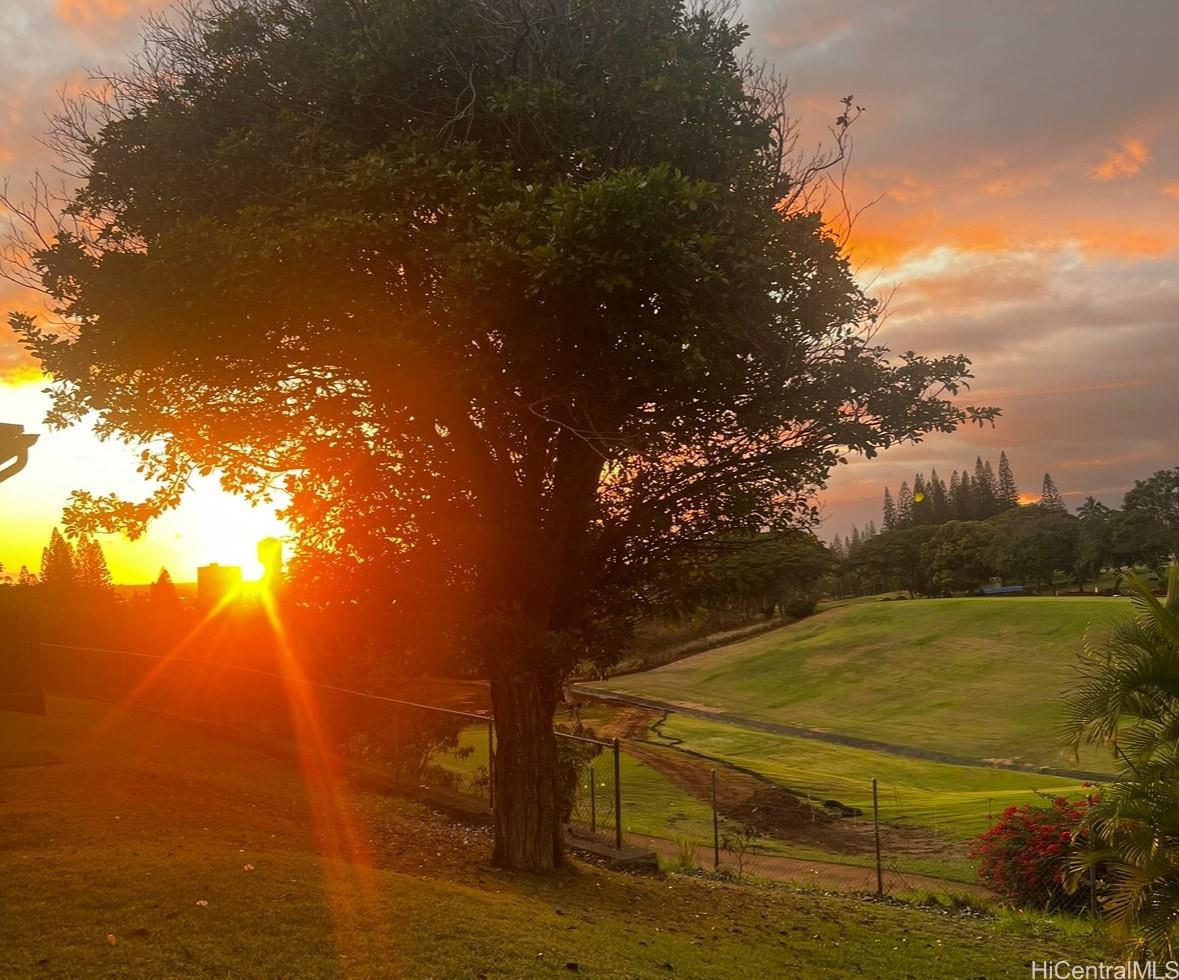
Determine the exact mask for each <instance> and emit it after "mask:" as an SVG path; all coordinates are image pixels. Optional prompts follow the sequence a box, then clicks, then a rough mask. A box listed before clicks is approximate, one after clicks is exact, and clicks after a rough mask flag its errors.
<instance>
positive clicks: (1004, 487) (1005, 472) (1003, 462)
mask: <svg viewBox="0 0 1179 980" xmlns="http://www.w3.org/2000/svg"><path fill="white" fill-rule="evenodd" d="M997 494H998V498H999V502H1000V503H1001V504H1002V505H1003V506H1004V507H1018V506H1019V487H1018V486H1017V485H1016V483H1015V474H1014V473H1013V472H1012V471H1011V463H1010V462H1009V461H1008V459H1007V452H1006V451H1005V450H1004V451H1002V452H1000V453H999V487H998V491H997Z"/></svg>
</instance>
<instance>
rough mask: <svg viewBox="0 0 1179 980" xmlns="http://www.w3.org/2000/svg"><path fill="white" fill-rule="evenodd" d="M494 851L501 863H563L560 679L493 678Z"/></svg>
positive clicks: (543, 867)
mask: <svg viewBox="0 0 1179 980" xmlns="http://www.w3.org/2000/svg"><path fill="white" fill-rule="evenodd" d="M491 703H492V707H493V708H494V711H495V735H496V749H495V774H494V778H495V851H494V854H493V856H492V862H493V863H494V864H495V865H497V866H498V867H501V868H516V869H522V870H528V871H549V870H552V869H554V868H559V867H561V866H562V865H563V864H564V861H565V855H564V837H563V833H562V829H561V806H560V790H559V779H558V772H557V740H556V736H554V734H553V712H554V710H555V709H556V704H557V684H556V682H555V681H553V680H551V679H549V678H547V677H545V676H543V675H541V674H538V673H534V672H523V673H520V674H517V675H514V676H511V677H501V678H496V677H493V678H492V680H491Z"/></svg>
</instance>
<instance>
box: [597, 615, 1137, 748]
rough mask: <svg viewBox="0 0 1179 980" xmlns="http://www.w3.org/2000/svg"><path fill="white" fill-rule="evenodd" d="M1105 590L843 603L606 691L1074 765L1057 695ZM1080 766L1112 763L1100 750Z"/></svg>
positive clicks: (1101, 618) (1099, 618)
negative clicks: (1081, 594)
mask: <svg viewBox="0 0 1179 980" xmlns="http://www.w3.org/2000/svg"><path fill="white" fill-rule="evenodd" d="M1128 611H1129V603H1128V602H1127V601H1126V600H1121V599H1103V598H1093V599H1085V598H1059V599H1058V598H1003V599H924V600H916V601H905V602H871V603H859V604H851V605H846V606H841V607H839V608H835V609H831V610H828V611H827V612H823V613H820V614H819V615H816V616H813V617H811V618H810V619H806V620H804V621H802V622H800V623H795V624H793V625H790V626H787V627H784V628H783V629H780V630H776V631H774V632H772V633H766V634H763V635H761V636H758V637H755V638H753V639H749V640H745V641H743V642H740V643H735V644H732V645H730V646H727V647H723V648H721V649H718V650H713V651H710V652H708V653H703V654H699V655H697V656H694V657H689V658H688V659H685V660H681V661H678V662H676V663H673V664H669V665H667V666H665V667H660V668H658V669H656V670H652V671H648V672H646V673H641V674H632V675H629V676H624V677H618V678H615V679H614V680H611V681H609V682H607V683H605V684H604V685H602V686H603V687H605V688H607V689H610V690H614V691H619V692H622V693H627V694H634V695H638V696H641V697H648V698H656V699H659V700H663V701H668V702H675V703H678V704H683V705H688V706H693V707H705V708H709V709H716V710H721V711H725V712H728V713H731V714H736V715H741V716H744V717H749V718H756V719H761V720H766V721H773V722H781V723H784V724H789V725H798V726H802V727H806V728H814V729H819V730H824V731H830V732H838V733H841V734H846V735H855V736H859V737H864V738H871V739H877V740H879V741H882V742H889V743H893V744H898V745H908V746H916V747H919V748H924V749H931V750H936V751H941V752H948V753H952V754H955V755H960V756H968V757H972V758H1002V759H1016V760H1019V761H1027V762H1032V763H1035V764H1037V765H1053V766H1064V767H1074V768H1075V767H1076V766H1077V763H1076V762H1075V760H1073V759H1072V758H1071V756H1070V755H1069V754H1068V753H1066V752H1065V751H1064V750H1063V749H1061V747H1060V746H1059V743H1058V739H1057V737H1056V726H1057V725H1058V723H1059V717H1060V716H1059V709H1058V706H1057V705H1056V704H1055V703H1054V702H1055V699H1056V698H1058V697H1059V696H1060V695H1061V693H1063V692H1064V691H1065V690H1067V688H1068V687H1069V685H1070V684H1071V683H1072V679H1073V676H1074V673H1073V666H1074V663H1075V658H1076V654H1077V652H1078V651H1079V650H1080V647H1081V640H1082V636H1083V635H1084V632H1085V629H1086V627H1087V626H1088V625H1089V624H1090V623H1097V624H1101V623H1104V622H1107V621H1109V620H1110V619H1113V618H1116V617H1118V616H1120V615H1125V614H1126V613H1127V612H1128ZM1082 766H1083V767H1086V768H1091V769H1095V770H1097V771H1108V770H1109V768H1110V764H1109V762H1108V760H1106V759H1104V758H1103V757H1101V756H1098V755H1096V754H1090V755H1087V756H1083V758H1082Z"/></svg>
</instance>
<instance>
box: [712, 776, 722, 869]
mask: <svg viewBox="0 0 1179 980" xmlns="http://www.w3.org/2000/svg"><path fill="white" fill-rule="evenodd" d="M712 870H713V871H719V870H720V821H719V820H718V819H717V815H716V770H715V769H713V770H712Z"/></svg>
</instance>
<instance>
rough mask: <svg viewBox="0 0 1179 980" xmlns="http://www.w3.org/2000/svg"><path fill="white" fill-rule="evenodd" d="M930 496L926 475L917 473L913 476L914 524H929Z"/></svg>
mask: <svg viewBox="0 0 1179 980" xmlns="http://www.w3.org/2000/svg"><path fill="white" fill-rule="evenodd" d="M930 516H931V515H930V513H929V496H928V494H927V493H926V488H925V474H924V473H916V474H914V476H913V523H914V524H929V523H930Z"/></svg>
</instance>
